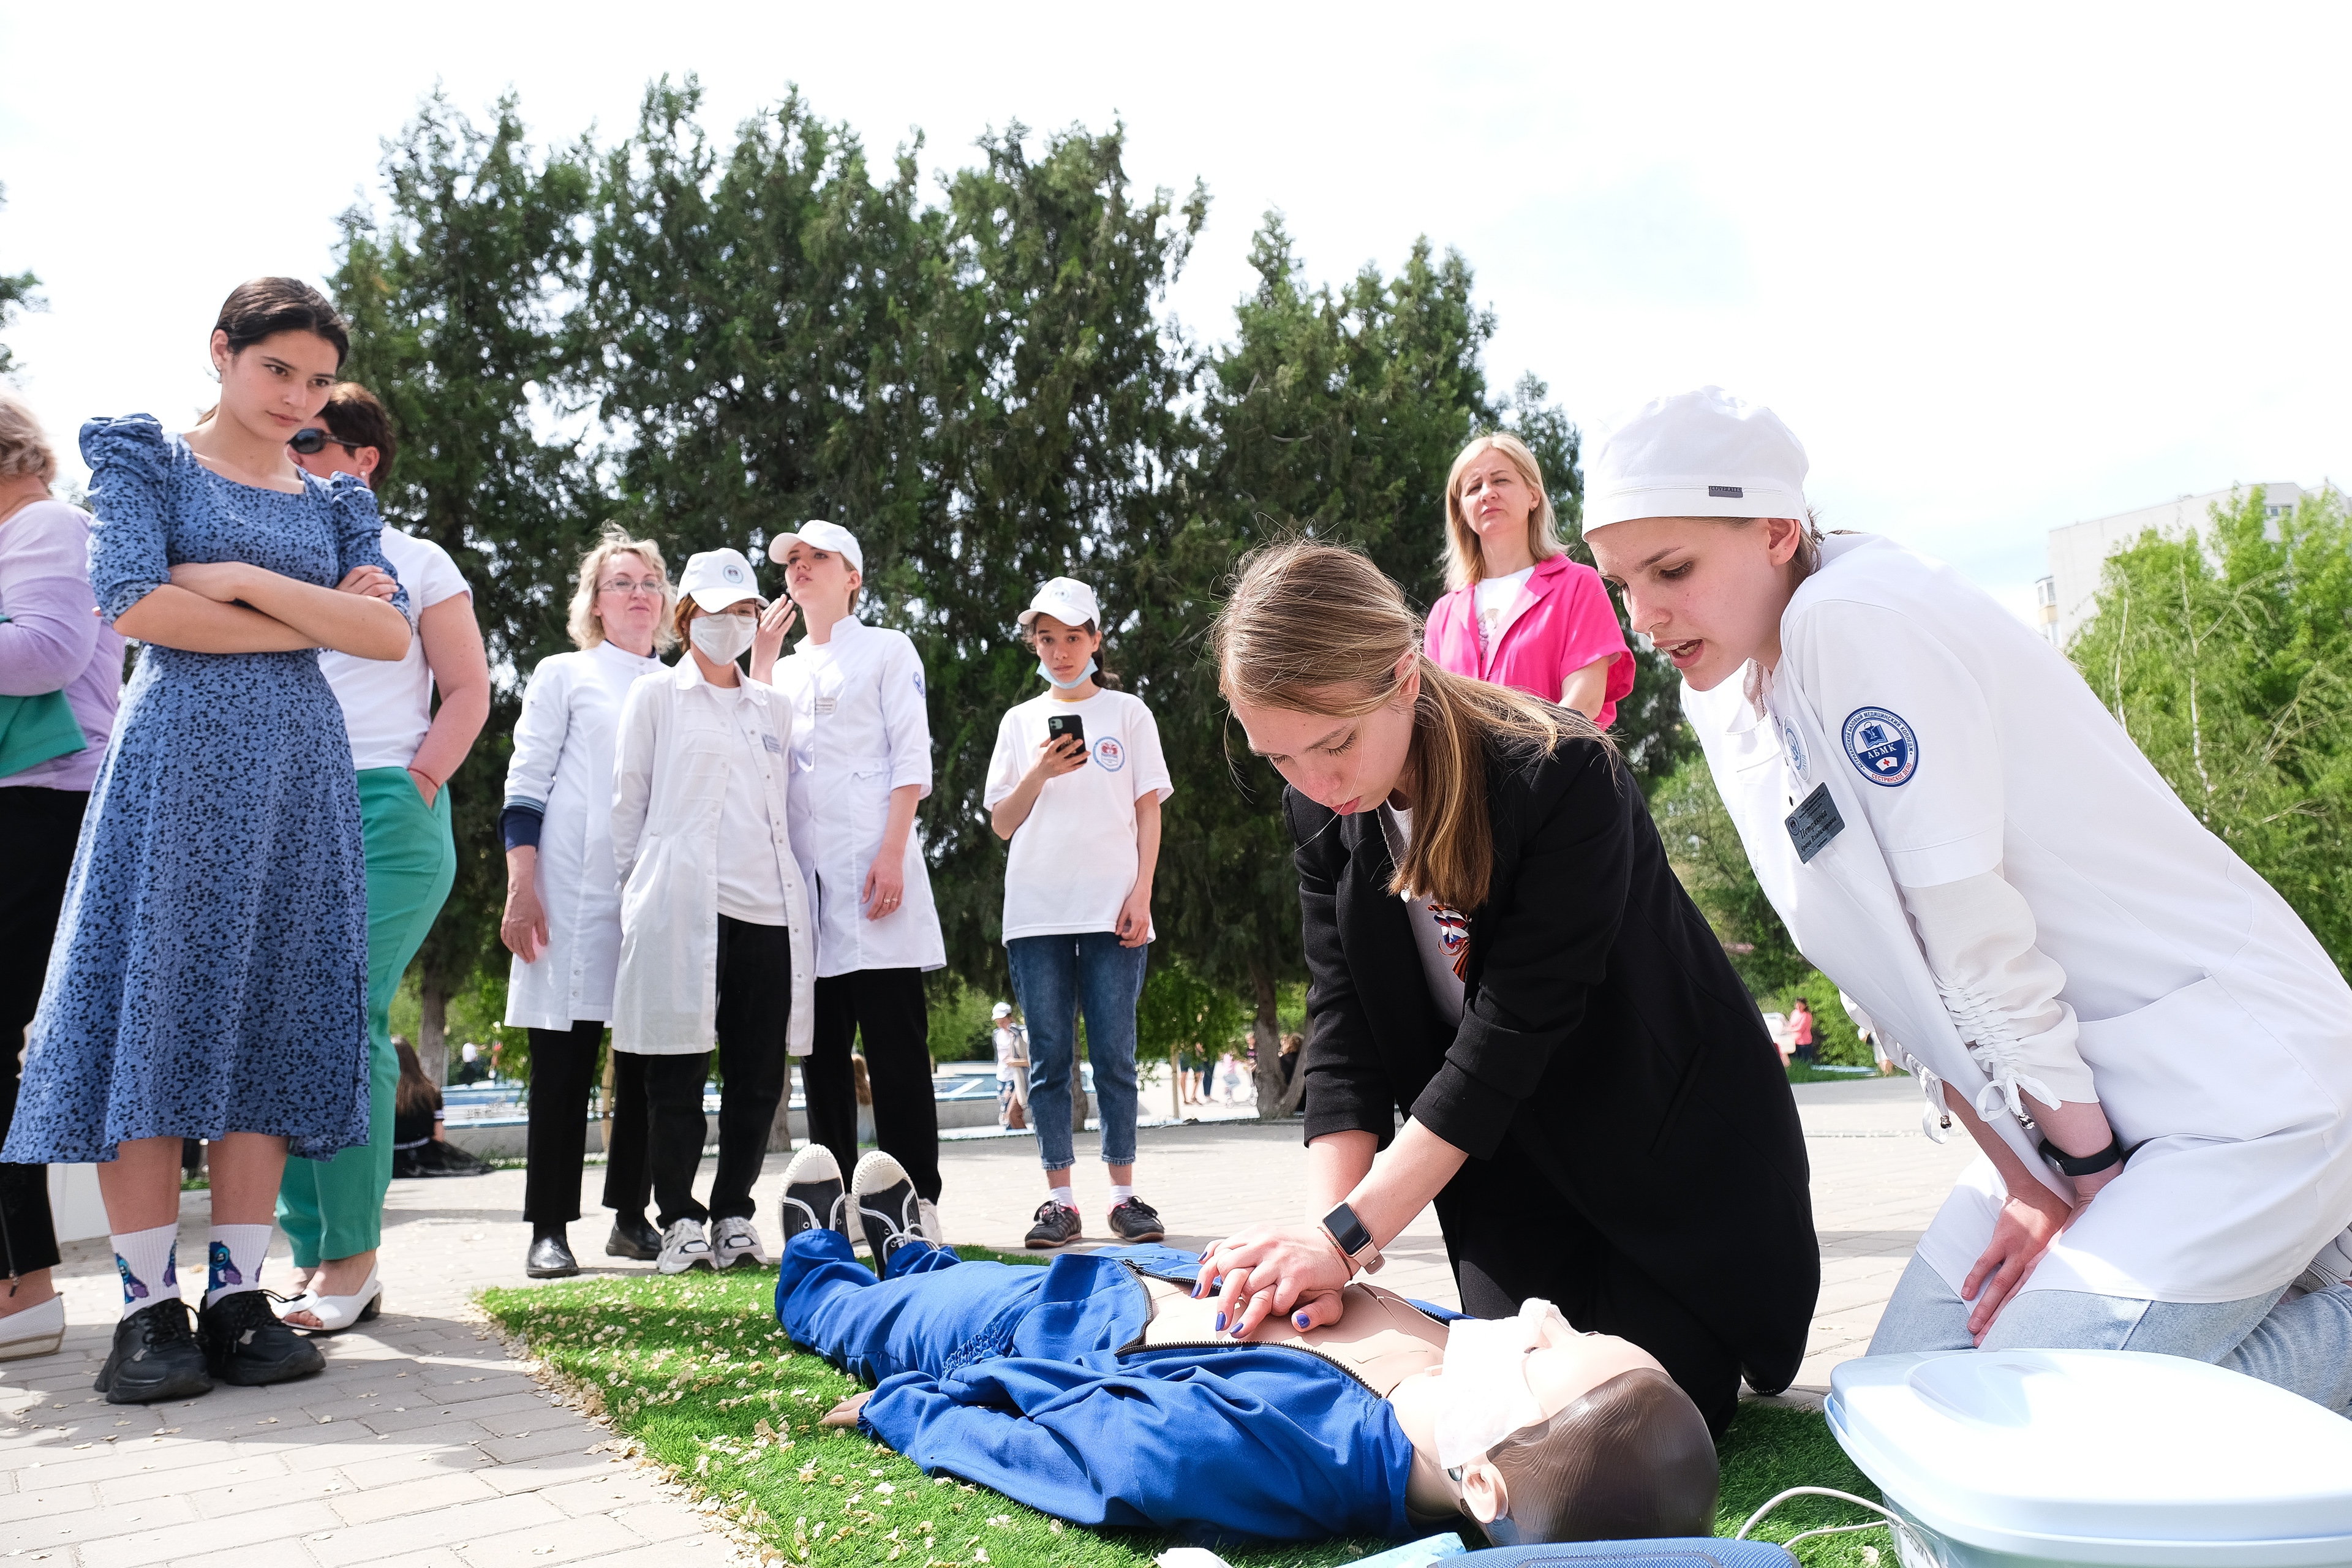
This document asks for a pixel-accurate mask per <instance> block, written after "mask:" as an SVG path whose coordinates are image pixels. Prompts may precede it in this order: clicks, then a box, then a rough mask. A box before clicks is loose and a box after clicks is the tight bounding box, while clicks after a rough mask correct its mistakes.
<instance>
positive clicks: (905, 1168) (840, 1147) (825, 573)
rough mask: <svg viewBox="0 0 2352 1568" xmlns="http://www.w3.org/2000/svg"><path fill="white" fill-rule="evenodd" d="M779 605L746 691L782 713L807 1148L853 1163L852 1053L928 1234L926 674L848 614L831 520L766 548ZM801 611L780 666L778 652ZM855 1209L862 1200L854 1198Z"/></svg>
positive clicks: (841, 537)
mask: <svg viewBox="0 0 2352 1568" xmlns="http://www.w3.org/2000/svg"><path fill="white" fill-rule="evenodd" d="M768 558H769V559H770V560H771V561H773V562H774V563H776V564H777V565H779V566H781V567H782V569H783V575H784V594H785V595H789V602H787V600H786V598H784V597H782V596H780V597H779V598H778V599H777V601H776V603H775V604H774V605H772V606H770V608H769V610H768V612H767V614H766V615H765V616H761V622H760V637H759V640H757V641H755V642H754V643H753V644H752V645H751V678H752V679H754V680H768V679H770V678H771V675H772V676H773V684H774V685H775V688H776V689H777V690H778V691H780V692H782V694H783V698H784V700H785V701H786V702H787V703H789V704H791V706H792V710H793V755H792V768H793V788H792V813H793V823H792V836H793V850H794V852H795V853H797V854H798V855H799V857H800V860H801V876H802V879H803V880H804V881H805V882H806V883H807V884H808V887H809V891H810V896H811V897H812V898H813V899H814V900H816V1024H815V1029H816V1033H815V1043H814V1048H813V1049H812V1050H811V1051H810V1053H809V1055H808V1057H807V1058H806V1059H805V1060H804V1061H803V1063H802V1064H801V1074H802V1077H803V1079H804V1081H805V1082H806V1083H807V1085H808V1128H809V1136H810V1137H811V1138H814V1139H815V1140H816V1141H817V1142H820V1143H823V1144H824V1146H825V1147H827V1148H828V1149H831V1150H832V1151H833V1155H834V1159H835V1162H836V1163H838V1164H839V1165H840V1166H841V1168H842V1169H844V1170H845V1171H848V1170H854V1169H855V1168H856V1164H857V1163H858V1162H857V1100H856V1094H855V1092H854V1091H853V1089H852V1086H851V1083H850V1077H849V1057H850V1047H851V1045H852V1043H853V1042H855V1043H856V1046H857V1047H858V1049H859V1051H860V1052H861V1054H863V1055H864V1056H865V1058H866V1079H867V1082H868V1083H869V1085H870V1086H871V1088H872V1091H873V1103H874V1142H876V1143H877V1145H878V1146H879V1147H880V1148H881V1149H882V1151H883V1152H885V1153H887V1154H888V1155H890V1156H891V1157H892V1158H893V1159H895V1160H897V1161H898V1167H899V1169H900V1170H901V1171H902V1172H903V1173H905V1174H906V1176H907V1178H908V1181H910V1182H911V1183H912V1184H913V1185H914V1190H915V1193H916V1194H917V1197H916V1202H917V1205H919V1208H920V1209H921V1211H922V1212H921V1215H919V1217H918V1216H899V1217H900V1218H901V1219H902V1220H904V1221H905V1222H906V1223H908V1224H912V1225H916V1226H917V1227H918V1228H919V1229H920V1230H921V1231H922V1233H923V1234H924V1235H926V1236H928V1237H930V1238H931V1239H932V1240H934V1241H942V1240H945V1239H946V1233H945V1232H944V1231H942V1230H941V1229H940V1219H939V1211H938V1207H937V1205H938V1204H939V1199H940V1112H939V1101H938V1099H937V1097H936V1095H935V1093H934V1091H933V1089H932V1088H931V1026H930V1009H929V1005H928V1004H927V1003H926V1002H925V1000H924V997H923V973H924V972H925V971H926V970H932V969H943V968H945V967H946V966H947V961H948V954H947V947H946V944H945V943H944V942H942V940H941V939H940V916H939V910H937V909H936V908H934V907H933V905H932V903H931V878H930V872H929V868H927V867H926V866H925V865H924V864H923V847H922V845H921V843H920V842H919V840H918V839H917V838H916V837H915V808H916V806H917V805H919V804H921V802H922V799H923V797H924V796H925V795H929V794H930V793H931V726H930V720H929V715H928V714H927V713H926V712H925V711H924V706H923V704H924V684H923V661H922V658H921V656H920V655H919V654H917V653H916V651H915V645H914V644H913V643H912V642H911V641H909V640H908V637H907V635H906V634H905V633H904V632H896V631H892V630H890V629H889V628H887V626H867V625H866V624H865V623H864V622H863V621H860V620H859V619H858V618H857V616H856V605H857V596H858V594H859V593H860V591H861V590H862V589H863V588H864V586H865V583H866V577H865V572H866V552H865V551H864V550H863V549H862V548H860V547H859V545H858V542H857V540H856V536H855V535H854V534H852V533H851V532H850V531H848V530H847V529H845V528H844V527H842V526H841V525H840V524H839V523H835V522H821V521H819V522H804V523H803V524H801V526H800V530H799V531H798V532H796V533H786V534H780V535H778V536H777V537H776V538H774V539H772V540H771V541H770V542H769V543H768ZM793 605H798V606H799V616H800V621H801V625H802V626H803V628H804V629H805V631H806V633H807V635H806V636H805V637H802V638H801V640H800V642H799V643H798V645H796V646H795V647H793V653H792V657H791V658H786V659H784V660H782V662H781V663H779V662H778V661H777V658H776V651H777V649H778V648H779V647H782V644H783V639H784V636H785V634H786V633H787V632H788V631H789V630H790V629H791V627H792V624H793ZM852 1195H853V1196H859V1195H862V1194H852Z"/></svg>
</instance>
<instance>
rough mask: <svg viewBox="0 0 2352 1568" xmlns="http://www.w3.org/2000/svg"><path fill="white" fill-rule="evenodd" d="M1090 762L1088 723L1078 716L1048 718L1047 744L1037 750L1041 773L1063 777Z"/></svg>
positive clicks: (1051, 715) (1074, 714)
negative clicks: (1088, 754)
mask: <svg viewBox="0 0 2352 1568" xmlns="http://www.w3.org/2000/svg"><path fill="white" fill-rule="evenodd" d="M1086 763H1087V726H1086V721H1085V720H1084V719H1082V718H1080V717H1079V716H1078V715H1077V714H1076V713H1053V714H1048V715H1047V716H1046V719H1045V744H1043V745H1042V746H1040V747H1038V749H1037V773H1038V776H1039V777H1041V778H1048V779H1054V778H1059V777H1061V776H1062V775H1063V774H1064V773H1076V771H1077V770H1078V769H1080V768H1082V767H1084V766H1086Z"/></svg>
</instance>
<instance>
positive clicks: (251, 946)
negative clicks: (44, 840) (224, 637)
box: [0, 414, 414, 1164]
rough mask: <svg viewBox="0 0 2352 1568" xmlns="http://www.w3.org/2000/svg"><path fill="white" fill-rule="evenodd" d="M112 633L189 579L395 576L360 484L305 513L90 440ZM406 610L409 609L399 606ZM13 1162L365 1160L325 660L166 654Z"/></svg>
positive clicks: (181, 454)
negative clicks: (236, 568) (278, 1148)
mask: <svg viewBox="0 0 2352 1568" xmlns="http://www.w3.org/2000/svg"><path fill="white" fill-rule="evenodd" d="M81 451H82V457H83V458H84V459H85V460H87V461H88V462H89V466H90V470H91V474H90V479H91V489H90V508H91V510H92V512H93V513H94V514H95V517H96V521H95V523H94V525H93V526H92V529H91V531H90V558H89V567H90V571H89V578H90V586H91V587H92V588H93V589H94V590H95V591H96V593H97V595H98V605H99V609H100V613H101V614H103V615H104V616H106V617H107V619H108V620H109V621H111V620H112V619H113V618H114V617H115V616H120V615H121V614H122V613H123V612H124V611H126V610H128V609H129V608H130V607H131V605H135V604H137V603H138V602H139V601H140V600H141V599H142V598H143V597H145V596H146V595H147V594H148V593H150V592H151V591H152V590H153V589H154V588H155V587H156V586H158V585H159V584H163V583H165V582H167V581H169V580H170V574H171V568H172V567H173V565H174V564H176V563H182V562H217V561H242V562H247V563H250V564H252V565H256V566H262V567H267V568H268V570H270V571H272V572H278V573H282V574H285V575H287V576H289V577H295V578H299V579H300V580H301V581H303V582H306V583H315V584H320V585H321V586H324V587H332V586H333V585H334V584H337V583H339V582H341V580H342V578H343V575H344V574H345V573H347V572H349V571H350V570H351V569H352V567H354V566H362V565H368V566H377V567H382V568H383V569H384V570H385V571H387V572H388V571H390V570H391V568H390V566H389V565H388V563H386V562H385V561H384V559H383V553H382V552H381V550H380V548H379V546H378V538H379V531H380V528H381V525H380V523H379V522H378V521H377V519H376V511H375V500H374V497H373V496H372V495H371V494H370V493H369V492H368V489H367V487H366V486H365V485H363V484H362V483H361V482H360V481H358V480H356V479H352V478H350V477H349V476H348V475H338V476H336V478H335V480H334V482H333V483H332V484H331V485H329V484H324V483H321V482H320V481H319V480H317V479H308V478H306V479H304V481H303V489H302V492H301V493H300V494H299V495H296V494H292V493H289V492H283V491H278V490H270V489H259V488H257V487H255V486H252V485H241V484H237V483H236V482H234V481H233V480H230V479H223V478H222V477H221V476H220V475H218V474H215V473H214V472H213V471H212V470H210V469H209V468H205V466H204V465H203V464H202V463H200V462H198V461H197V460H196V458H195V455H194V453H193V452H191V451H189V450H188V447H187V444H186V443H185V442H184V441H182V440H180V439H179V437H175V436H167V435H165V434H164V433H163V426H160V425H158V424H157V423H156V422H155V421H154V420H153V419H152V418H150V417H148V416H146V415H143V414H137V415H132V416H129V417H127V418H122V419H94V420H92V421H90V422H89V424H88V425H85V426H82V432H81ZM395 602H396V603H397V604H398V605H400V607H401V609H402V611H403V613H404V614H411V618H412V620H413V619H414V616H413V613H412V612H410V611H409V606H408V597H407V594H406V591H405V590H403V592H402V593H401V595H400V596H399V598H398V599H397V600H396V601H395ZM29 1038H30V1042H31V1043H30V1047H29V1049H28V1050H27V1052H26V1058H25V1076H24V1086H23V1089H22V1090H21V1092H20V1096H19V1098H18V1100H17V1102H16V1119H15V1121H14V1123H13V1124H12V1125H11V1127H10V1129H9V1132H8V1139H7V1143H6V1145H5V1148H0V1160H5V1161H12V1162H21V1163H28V1164H34V1163H43V1162H48V1161H96V1160H111V1159H113V1158H114V1153H115V1145H116V1144H117V1143H119V1142H122V1141H123V1140H125V1139H130V1138H153V1137H161V1136H169V1137H195V1138H218V1137H220V1136H221V1135H222V1134H224V1133H226V1132H262V1133H273V1134H279V1135H282V1136H284V1137H285V1138H287V1139H288V1140H289V1150H290V1152H293V1153H295V1154H299V1155H301V1156H303V1157H305V1158H308V1159H313V1160H323V1159H325V1158H327V1157H328V1156H329V1155H331V1154H333V1153H334V1152H336V1151H337V1150H339V1149H347V1148H352V1147H354V1146H357V1145H359V1144H363V1143H365V1142H367V1141H368V1131H369V1129H368V1112H369V1100H368V1020H367V876H366V866H365V863H364V860H363V858H362V848H361V839H360V807H359V795H358V791H357V787H356V785H355V783H354V779H353V775H352V751H351V742H350V741H349V740H348V739H347V738H346V735H345V732H344V730H343V715H342V710H341V707H340V706H339V705H338V704H337V703H336V701H335V696H334V693H333V692H332V691H331V690H330V689H328V686H327V679H326V677H325V676H324V675H323V674H321V673H320V669H319V655H318V652H317V650H315V649H305V650H303V651H300V652H296V653H240V654H209V653H190V652H188V651H186V650H184V649H180V648H169V647H156V646H153V645H152V644H151V645H149V646H148V647H145V648H144V649H143V650H142V652H141V654H140V658H139V669H138V673H137V674H135V675H133V676H132V677H131V683H130V685H129V687H128V688H127V689H125V690H124V692H123V697H122V708H121V717H120V718H119V719H118V721H116V724H115V727H114V737H113V740H112V741H111V742H110V743H109V744H108V746H107V752H106V759H105V761H104V763H101V764H100V771H99V775H98V782H97V783H96V784H94V785H93V786H92V788H91V790H90V796H89V811H88V813H87V815H86V816H84V818H83V822H82V829H81V839H80V842H79V845H78V846H77V847H76V849H75V851H74V863H73V874H72V878H71V880H69V881H68V883H67V886H66V899H65V909H64V912H63V914H62V916H61V918H60V919H59V921H58V934H57V942H56V945H55V946H53V947H52V948H51V949H50V950H49V967H48V975H47V982H46V984H44V986H43V988H42V991H41V1005H40V1011H39V1012H38V1014H37V1015H36V1016H35V1017H34V1019H33V1026H32V1028H31V1030H30V1031H29Z"/></svg>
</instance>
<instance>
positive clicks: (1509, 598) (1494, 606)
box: [1471, 566, 1536, 653]
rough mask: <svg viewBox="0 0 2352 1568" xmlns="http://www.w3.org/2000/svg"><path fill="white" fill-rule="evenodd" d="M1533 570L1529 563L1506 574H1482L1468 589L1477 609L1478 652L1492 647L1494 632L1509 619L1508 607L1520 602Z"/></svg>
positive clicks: (1486, 650)
mask: <svg viewBox="0 0 2352 1568" xmlns="http://www.w3.org/2000/svg"><path fill="white" fill-rule="evenodd" d="M1535 570H1536V569H1535V568H1534V567H1532V566H1523V567H1521V568H1519V570H1517V572H1514V573H1512V574H1510V575H1509V576H1507V577H1481V578H1479V579H1478V585H1477V586H1476V587H1475V588H1474V589H1472V590H1471V598H1472V600H1473V601H1474V602H1475V605H1476V606H1477V611H1478V616H1477V619H1478V651H1479V652H1480V653H1487V652H1490V651H1492V650H1493V648H1494V646H1495V637H1496V634H1497V633H1498V632H1500V631H1501V630H1502V629H1503V623H1504V622H1505V621H1507V620H1508V619H1509V618H1510V615H1511V606H1512V605H1516V604H1517V603H1518V602H1519V595H1520V594H1522V593H1524V592H1525V591H1526V589H1527V585H1528V578H1529V577H1532V576H1534V575H1535Z"/></svg>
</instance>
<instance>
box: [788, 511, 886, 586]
mask: <svg viewBox="0 0 2352 1568" xmlns="http://www.w3.org/2000/svg"><path fill="white" fill-rule="evenodd" d="M795 544H805V545H807V546H808V547H809V548H810V549H811V550H830V551H831V552H834V553H835V555H838V556H840V557H842V558H843V559H844V560H845V561H847V562H848V563H849V569H850V570H851V571H852V572H855V573H856V574H858V575H859V576H861V577H863V576H865V575H866V552H864V551H863V550H860V549H859V548H858V547H857V536H856V534H853V533H851V532H850V531H849V530H847V529H845V528H844V527H842V526H841V524H839V523H837V522H826V521H823V520H822V519H818V518H812V519H810V520H809V521H806V522H804V523H803V524H801V526H800V529H799V531H797V532H793V533H780V534H778V535H776V537H775V538H773V539H771V540H770V541H768V559H769V560H771V561H772V562H774V563H776V564H777V565H779V566H782V564H783V563H784V555H785V553H786V552H788V551H790V550H791V549H792V547H793V545H795Z"/></svg>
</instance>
